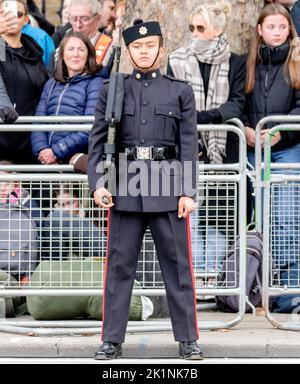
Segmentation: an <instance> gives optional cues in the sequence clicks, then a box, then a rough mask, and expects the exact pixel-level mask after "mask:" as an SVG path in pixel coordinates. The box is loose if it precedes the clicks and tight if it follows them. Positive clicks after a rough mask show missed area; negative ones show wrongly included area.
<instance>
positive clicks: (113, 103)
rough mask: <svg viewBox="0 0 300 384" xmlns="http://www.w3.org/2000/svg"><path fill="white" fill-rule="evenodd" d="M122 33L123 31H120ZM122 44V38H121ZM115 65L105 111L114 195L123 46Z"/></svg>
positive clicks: (106, 150) (110, 188)
mask: <svg viewBox="0 0 300 384" xmlns="http://www.w3.org/2000/svg"><path fill="white" fill-rule="evenodd" d="M120 32H121V31H120ZM119 42H120V38H119ZM115 50H116V51H115V64H116V72H114V73H112V74H111V75H110V83H109V89H108V97H107V103H106V111H105V121H107V122H108V135H107V143H105V144H104V156H105V168H106V170H107V174H108V188H107V189H108V191H109V192H110V193H112V194H113V193H114V192H115V191H114V186H115V183H114V175H115V158H114V155H115V153H116V144H115V141H116V130H117V126H118V124H119V123H120V122H121V119H122V113H123V102H124V74H123V73H120V72H119V69H120V59H121V45H120V44H118V45H117V46H116V47H115ZM102 202H103V203H104V204H108V203H109V199H108V198H107V197H106V196H104V197H103V198H102Z"/></svg>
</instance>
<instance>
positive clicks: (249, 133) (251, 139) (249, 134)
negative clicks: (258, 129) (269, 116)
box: [245, 127, 255, 148]
mask: <svg viewBox="0 0 300 384" xmlns="http://www.w3.org/2000/svg"><path fill="white" fill-rule="evenodd" d="M245 133H246V141H247V145H249V147H253V148H254V147H255V130H254V129H253V128H250V127H245Z"/></svg>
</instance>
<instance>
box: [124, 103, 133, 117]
mask: <svg viewBox="0 0 300 384" xmlns="http://www.w3.org/2000/svg"><path fill="white" fill-rule="evenodd" d="M123 113H124V115H134V104H125V105H124V111H123Z"/></svg>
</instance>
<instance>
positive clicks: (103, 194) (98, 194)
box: [93, 187, 114, 209]
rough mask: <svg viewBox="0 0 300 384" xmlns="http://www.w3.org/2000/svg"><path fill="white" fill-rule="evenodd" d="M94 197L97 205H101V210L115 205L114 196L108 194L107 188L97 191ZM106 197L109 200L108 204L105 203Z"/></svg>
mask: <svg viewBox="0 0 300 384" xmlns="http://www.w3.org/2000/svg"><path fill="white" fill-rule="evenodd" d="M93 195H94V200H95V203H96V204H97V205H100V207H101V208H105V209H108V208H111V207H112V206H113V205H114V203H113V201H112V195H111V193H109V192H108V190H107V189H106V188H103V187H102V188H99V189H97V190H96V191H95V192H94V194H93ZM104 197H105V198H106V199H107V200H108V203H105V201H103V198H104Z"/></svg>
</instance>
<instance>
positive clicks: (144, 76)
mask: <svg viewBox="0 0 300 384" xmlns="http://www.w3.org/2000/svg"><path fill="white" fill-rule="evenodd" d="M160 76H161V72H160V70H159V69H156V70H155V71H149V72H140V71H137V70H136V69H134V70H133V72H132V77H133V78H135V79H137V80H154V79H157V78H159V77H160Z"/></svg>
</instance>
